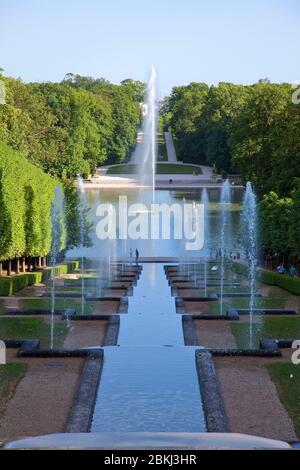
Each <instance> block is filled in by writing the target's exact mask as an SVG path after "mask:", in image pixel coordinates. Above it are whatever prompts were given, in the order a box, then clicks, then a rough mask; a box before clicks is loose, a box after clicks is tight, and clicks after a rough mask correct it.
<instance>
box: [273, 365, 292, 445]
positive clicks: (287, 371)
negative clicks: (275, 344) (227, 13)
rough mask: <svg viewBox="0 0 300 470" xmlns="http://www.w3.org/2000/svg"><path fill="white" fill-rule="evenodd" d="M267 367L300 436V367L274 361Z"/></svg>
mask: <svg viewBox="0 0 300 470" xmlns="http://www.w3.org/2000/svg"><path fill="white" fill-rule="evenodd" d="M266 368H267V369H268V371H269V374H270V376H271V378H272V380H273V382H274V383H275V385H276V388H277V391H278V394H279V397H280V400H281V402H282V403H283V405H284V406H285V408H286V410H287V412H288V414H289V416H290V418H291V419H292V421H293V423H294V427H295V431H296V434H297V435H298V437H300V393H299V390H300V367H299V366H297V365H294V364H290V363H274V364H267V365H266Z"/></svg>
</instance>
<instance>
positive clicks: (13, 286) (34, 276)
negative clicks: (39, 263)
mask: <svg viewBox="0 0 300 470" xmlns="http://www.w3.org/2000/svg"><path fill="white" fill-rule="evenodd" d="M78 268H79V261H70V262H69V263H66V264H61V265H58V266H55V267H53V268H52V267H51V268H46V269H45V270H43V271H38V272H33V273H24V274H18V275H16V276H13V277H2V278H0V296H9V295H13V294H14V293H15V292H18V291H19V290H21V289H24V288H25V287H27V286H32V285H34V284H37V283H41V282H44V281H46V280H47V279H50V277H51V276H52V275H53V274H54V275H55V276H62V275H63V274H67V273H69V272H71V271H74V269H78Z"/></svg>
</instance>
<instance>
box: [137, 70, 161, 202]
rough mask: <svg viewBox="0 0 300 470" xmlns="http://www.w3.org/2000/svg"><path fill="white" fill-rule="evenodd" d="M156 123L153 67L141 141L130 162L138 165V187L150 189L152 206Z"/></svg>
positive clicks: (156, 111)
mask: <svg viewBox="0 0 300 470" xmlns="http://www.w3.org/2000/svg"><path fill="white" fill-rule="evenodd" d="M157 122H158V109H157V73H156V69H155V67H154V66H152V68H151V74H150V78H149V81H148V85H147V90H146V98H145V104H144V106H143V124H142V140H141V142H140V143H138V144H137V147H136V150H135V152H134V154H133V157H132V160H131V161H132V163H134V164H136V165H138V177H139V185H140V186H142V187H144V186H147V187H150V188H151V195H152V203H153V204H154V203H155V170H156V154H157V148H156V147H157V143H156V133H157ZM142 190H143V189H142Z"/></svg>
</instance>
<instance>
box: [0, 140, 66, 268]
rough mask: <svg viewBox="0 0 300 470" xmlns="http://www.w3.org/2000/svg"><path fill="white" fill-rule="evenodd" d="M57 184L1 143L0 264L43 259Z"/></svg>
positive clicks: (49, 232) (48, 242) (49, 247)
mask: <svg viewBox="0 0 300 470" xmlns="http://www.w3.org/2000/svg"><path fill="white" fill-rule="evenodd" d="M57 185H58V181H57V180H55V179H54V178H51V177H50V176H48V175H46V174H45V173H44V172H43V171H42V170H41V169H40V168H37V167H36V166H34V165H32V164H30V163H29V162H28V161H27V160H26V159H25V157H24V156H23V155H22V154H20V153H18V152H16V151H14V150H13V149H11V148H10V147H8V146H7V145H5V144H3V143H1V142H0V261H6V260H11V259H14V258H19V257H21V256H46V255H48V253H49V252H50V249H51V228H52V227H51V207H52V201H53V198H54V191H55V188H56V187H57Z"/></svg>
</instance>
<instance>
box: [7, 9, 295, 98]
mask: <svg viewBox="0 0 300 470" xmlns="http://www.w3.org/2000/svg"><path fill="white" fill-rule="evenodd" d="M0 18H1V23H0V25H1V26H0V45H1V46H0V47H1V49H0V50H1V53H0V66H1V67H2V68H4V69H5V74H6V75H9V76H14V77H21V78H22V79H23V80H24V81H47V80H52V81H60V80H61V79H62V78H63V77H64V75H65V74H66V73H68V72H72V73H78V74H81V75H91V76H93V77H104V78H106V79H108V80H110V81H112V82H114V83H118V82H120V81H121V80H123V79H124V78H129V77H130V78H134V79H137V80H146V79H147V76H148V72H149V69H150V67H151V65H152V64H155V65H156V67H157V70H158V74H159V81H160V92H161V94H162V95H164V94H166V93H168V92H169V91H170V90H171V88H172V86H173V85H182V84H187V83H189V82H191V81H204V82H207V83H208V84H213V83H218V82H219V81H231V82H235V83H245V84H246V83H254V82H256V81H257V80H258V79H259V78H265V77H268V78H270V79H271V80H272V81H276V82H282V81H289V82H294V81H297V80H300V70H299V46H300V25H299V19H300V2H299V0H160V1H159V0H148V1H147V2H146V1H144V0H9V1H5V0H0Z"/></svg>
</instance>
